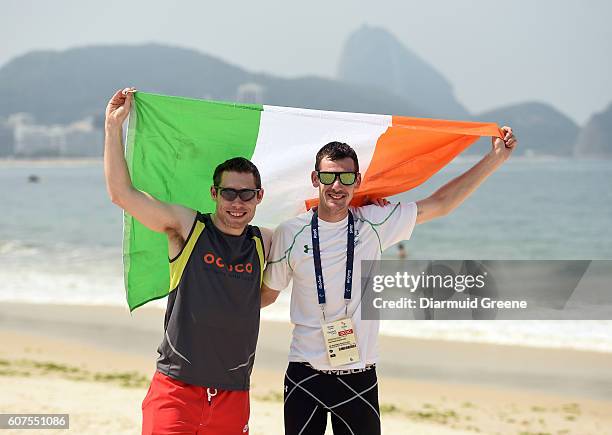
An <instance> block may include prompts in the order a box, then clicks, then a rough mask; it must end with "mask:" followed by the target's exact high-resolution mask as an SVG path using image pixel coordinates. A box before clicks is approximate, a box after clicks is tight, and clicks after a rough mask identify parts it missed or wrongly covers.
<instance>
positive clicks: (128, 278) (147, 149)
mask: <svg viewBox="0 0 612 435" xmlns="http://www.w3.org/2000/svg"><path fill="white" fill-rule="evenodd" d="M134 101H135V104H134V107H133V109H132V113H131V114H130V120H129V127H128V132H127V138H128V139H127V161H128V166H129V170H130V174H131V177H132V182H133V184H134V186H135V187H136V188H138V189H140V190H143V191H145V192H148V193H150V194H151V195H153V196H155V197H156V198H158V199H160V200H162V201H166V202H170V203H177V204H182V205H185V206H187V207H191V208H193V209H195V210H199V211H202V212H210V211H213V210H214V203H213V202H212V200H211V198H210V185H211V184H212V175H213V171H214V169H215V166H217V165H218V164H219V163H221V162H223V161H225V160H227V159H229V158H232V157H236V156H242V157H246V158H248V159H250V160H251V161H253V163H255V164H256V165H257V167H258V168H259V171H260V173H261V178H262V185H263V188H264V189H265V195H264V200H263V202H262V203H261V204H260V205H259V206H258V207H257V214H256V217H255V224H257V225H261V226H270V227H273V226H274V225H276V224H278V223H279V222H281V221H282V220H284V219H287V218H290V217H292V216H295V215H296V214H299V213H301V212H304V211H305V210H306V208H307V207H308V206H311V205H313V204H314V203H315V202H314V201H312V200H313V199H315V198H316V197H317V191H316V190H315V189H314V188H313V187H312V185H311V182H310V173H311V171H312V170H313V169H314V161H315V154H316V153H317V151H318V150H319V148H321V147H322V146H323V145H325V144H326V143H328V142H331V141H340V142H346V143H348V144H349V145H351V146H352V147H353V148H354V149H355V151H356V152H357V155H358V157H359V164H360V170H361V173H362V177H363V181H362V184H361V188H360V189H359V191H358V192H357V194H356V199H355V201H357V202H358V201H359V200H360V199H363V197H364V196H370V197H373V198H375V197H383V196H390V195H394V194H397V193H400V192H404V191H406V190H409V189H411V188H413V187H415V186H418V185H419V184H421V183H423V182H424V181H426V180H427V179H428V178H429V177H431V176H432V175H433V174H434V173H436V172H437V171H438V170H439V169H440V168H442V167H443V166H444V165H446V164H447V163H448V162H450V161H451V160H452V159H453V158H454V157H455V156H457V155H458V154H459V153H460V152H461V151H463V150H464V149H465V148H467V147H468V146H470V145H471V144H472V143H474V142H475V141H476V140H477V139H478V138H479V137H481V136H498V137H499V136H500V132H499V128H498V126H497V125H496V124H492V123H478V122H461V121H446V120H434V119H423V118H409V117H403V116H391V115H371V114H363V113H347V112H330V111H323V110H310V109H296V108H291V107H279V106H266V105H254V104H241V103H225V102H217V101H206V100H196V99H188V98H178V97H168V96H163V95H154V94H148V93H143V92H137V93H136V94H135V99H134ZM123 258H124V268H125V285H126V290H127V300H128V304H129V306H130V309H131V310H133V309H134V308H136V307H138V306H141V305H142V304H144V303H146V302H148V301H151V300H153V299H157V298H161V297H163V296H166V295H167V294H168V291H169V286H170V272H169V264H168V243H167V240H166V236H165V235H164V234H159V233H155V232H153V231H150V230H148V229H147V228H145V227H144V226H143V225H142V224H140V223H139V222H138V221H136V220H135V219H134V218H132V217H131V216H129V215H126V216H125V226H124V252H123Z"/></svg>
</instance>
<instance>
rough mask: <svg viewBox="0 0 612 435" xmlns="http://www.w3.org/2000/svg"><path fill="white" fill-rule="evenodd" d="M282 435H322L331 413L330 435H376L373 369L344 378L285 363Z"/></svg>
mask: <svg viewBox="0 0 612 435" xmlns="http://www.w3.org/2000/svg"><path fill="white" fill-rule="evenodd" d="M284 400H285V435H298V434H299V435H323V434H324V433H325V426H326V425H327V413H328V412H330V413H331V422H332V428H333V430H334V435H344V434H347V435H351V434H352V435H362V434H363V435H365V434H367V435H379V434H380V411H379V410H378V382H377V379H376V369H375V368H373V369H370V370H366V371H364V372H361V373H352V374H347V375H331V374H325V373H321V372H318V371H316V370H314V369H313V368H311V367H309V366H308V365H306V364H303V363H295V362H291V363H289V367H287V373H286V374H285V394H284Z"/></svg>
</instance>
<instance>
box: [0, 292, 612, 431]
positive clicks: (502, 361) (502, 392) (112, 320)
mask: <svg viewBox="0 0 612 435" xmlns="http://www.w3.org/2000/svg"><path fill="white" fill-rule="evenodd" d="M162 327H163V311H162V310H160V309H156V308H146V307H145V308H142V309H140V310H137V311H136V312H135V313H133V314H132V315H130V314H129V312H128V310H127V309H124V308H120V307H108V306H79V305H42V304H41V305H33V304H17V303H3V304H2V307H1V308H0V342H1V343H2V346H1V347H0V382H1V385H2V386H1V387H0V392H1V394H0V412H1V413H68V414H70V430H69V431H60V430H55V431H54V430H46V431H45V433H62V432H65V433H78V434H108V433H113V434H134V433H139V430H140V419H141V413H140V406H141V402H142V399H143V398H144V396H145V394H146V391H147V388H148V383H149V380H150V378H151V376H152V375H153V372H154V369H155V365H154V364H155V358H156V356H157V354H156V352H155V349H156V348H157V345H158V343H159V340H160V339H161V333H162ZM290 331H291V329H290V325H289V324H286V323H280V322H263V323H262V327H261V332H260V341H259V346H258V354H257V357H256V364H255V369H254V372H253V382H252V383H253V387H252V391H251V396H252V408H251V421H250V427H251V433H252V434H281V433H282V378H283V372H284V369H285V367H286V352H287V349H288V345H289V339H290ZM380 353H381V360H380V363H379V377H380V403H381V412H382V421H383V433H388V434H407V433H410V434H473V433H486V434H524V435H526V434H579V435H586V434H612V429H611V428H612V375H611V373H612V354H609V353H598V352H588V351H575V350H557V349H538V348H528V347H520V346H499V345H488V344H472V343H455V342H445V341H434V340H415V339H406V338H395V337H382V338H381V341H380ZM3 433H24V432H23V431H17V430H14V431H13V430H6V431H3ZM330 433H331V432H330Z"/></svg>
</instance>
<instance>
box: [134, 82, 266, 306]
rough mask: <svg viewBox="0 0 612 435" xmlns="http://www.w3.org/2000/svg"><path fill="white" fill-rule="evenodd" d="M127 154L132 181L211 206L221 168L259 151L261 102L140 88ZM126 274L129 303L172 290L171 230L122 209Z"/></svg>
mask: <svg viewBox="0 0 612 435" xmlns="http://www.w3.org/2000/svg"><path fill="white" fill-rule="evenodd" d="M134 97H135V98H134V107H133V109H132V112H131V114H130V121H129V127H128V134H127V150H126V159H127V163H128V168H129V171H130V176H131V178H132V183H133V184H134V187H136V188H137V189H140V190H142V191H144V192H147V193H149V194H151V195H153V196H154V197H155V198H157V199H159V200H161V201H164V202H169V203H174V204H181V205H184V206H187V207H190V208H193V209H194V210H199V211H202V212H211V211H213V210H214V203H213V201H212V199H211V198H210V193H209V189H210V186H211V184H212V175H213V172H214V169H215V167H216V166H217V165H218V164H219V163H222V162H223V161H225V160H227V159H229V158H232V157H237V156H242V157H246V158H248V159H250V158H251V157H252V156H253V152H254V150H255V144H256V142H257V135H258V132H259V123H260V115H261V112H262V110H263V107H262V106H260V105H252V104H235V103H224V102H214V101H205V100H195V99H189V98H177V97H167V96H162V95H154V94H147V93H143V92H137V93H136V94H135V95H134ZM123 237H124V239H123V261H124V271H125V272H124V273H125V274H124V280H125V286H126V292H127V300H128V305H129V307H130V310H134V309H135V308H137V307H139V306H141V305H143V304H145V303H146V302H149V301H151V300H154V299H158V298H161V297H164V296H166V295H167V294H168V292H169V290H170V289H169V286H170V268H169V264H168V255H167V254H168V242H167V238H166V236H165V234H160V233H155V232H153V231H151V230H149V229H147V228H145V227H144V226H143V225H142V224H141V223H140V222H138V221H136V220H135V219H133V218H132V217H131V216H129V215H127V214H126V215H125V216H124V236H123Z"/></svg>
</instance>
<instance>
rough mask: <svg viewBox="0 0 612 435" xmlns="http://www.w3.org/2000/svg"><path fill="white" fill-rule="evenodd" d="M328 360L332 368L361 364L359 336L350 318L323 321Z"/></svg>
mask: <svg viewBox="0 0 612 435" xmlns="http://www.w3.org/2000/svg"><path fill="white" fill-rule="evenodd" d="M321 326H322V328H323V338H324V339H325V347H326V350H327V358H328V359H329V363H330V365H331V366H332V367H337V366H341V365H344V364H353V363H356V362H359V348H358V347H357V336H356V335H355V329H354V328H353V321H352V320H351V319H350V318H345V319H340V320H336V321H334V322H325V321H321Z"/></svg>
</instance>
